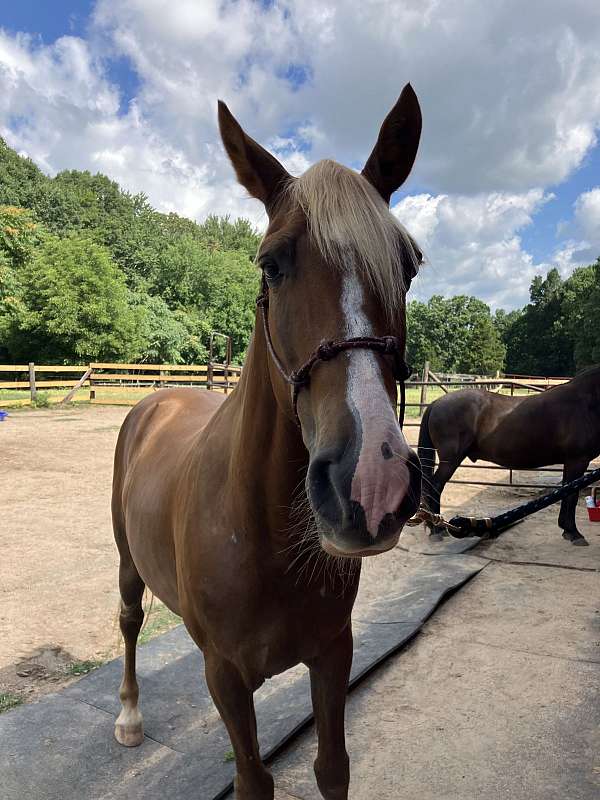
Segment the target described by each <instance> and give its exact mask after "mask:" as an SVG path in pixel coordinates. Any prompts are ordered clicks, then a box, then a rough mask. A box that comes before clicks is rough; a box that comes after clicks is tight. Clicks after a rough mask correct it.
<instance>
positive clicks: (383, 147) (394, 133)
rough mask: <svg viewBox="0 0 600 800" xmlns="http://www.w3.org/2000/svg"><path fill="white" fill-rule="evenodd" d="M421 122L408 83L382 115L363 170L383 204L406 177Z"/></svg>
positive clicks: (415, 147)
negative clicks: (382, 117) (375, 141)
mask: <svg viewBox="0 0 600 800" xmlns="http://www.w3.org/2000/svg"><path fill="white" fill-rule="evenodd" d="M421 125H422V119H421V108H420V106H419V101H418V100H417V95H416V94H415V91H414V89H413V88H412V86H411V85H410V83H407V84H406V86H405V87H404V89H403V90H402V94H401V95H400V97H399V98H398V101H397V103H396V105H395V106H394V107H393V108H392V110H391V111H390V113H389V114H388V115H387V117H386V118H385V120H384V122H383V125H382V126H381V130H380V131H379V137H378V139H377V143H376V145H375V147H374V148H373V152H372V153H371V155H370V156H369V158H368V160H367V163H366V164H365V168H364V169H363V171H362V174H363V175H364V177H365V178H366V179H367V180H368V181H369V183H370V184H372V185H373V186H374V187H375V188H376V189H377V191H378V192H379V194H380V195H381V196H382V197H383V199H384V200H385V202H386V203H389V202H390V197H391V196H392V194H393V193H394V192H395V191H396V189H398V188H399V187H400V186H402V184H403V183H404V181H405V180H406V179H407V178H408V175H409V173H410V171H411V169H412V166H413V164H414V162H415V158H416V155H417V149H418V147H419V139H420V138H421Z"/></svg>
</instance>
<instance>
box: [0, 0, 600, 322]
mask: <svg viewBox="0 0 600 800" xmlns="http://www.w3.org/2000/svg"><path fill="white" fill-rule="evenodd" d="M517 12H518V13H517ZM24 34H25V35H24ZM465 42H468V46H465ZM408 80H410V81H411V83H412V84H413V86H414V87H415V89H416V91H417V94H418V95H419V98H420V102H421V105H422V109H423V119H424V128H423V138H422V142H421V148H420V152H419V156H418V159H417V162H416V165H415V169H414V171H413V174H412V175H411V177H410V178H409V180H408V182H407V183H406V184H405V186H404V187H402V189H401V190H400V192H398V193H397V195H396V196H395V197H394V198H393V200H392V207H393V211H394V213H395V214H397V216H398V217H399V219H400V220H401V221H402V222H403V223H404V224H405V225H406V227H407V228H408V229H409V230H410V231H411V233H413V235H415V236H416V238H417V239H418V240H419V241H420V243H421V244H422V246H423V247H424V250H425V252H426V254H427V256H428V260H429V266H428V268H427V269H426V270H424V271H423V274H422V276H421V277H420V278H419V279H418V280H417V281H416V282H415V285H414V292H415V294H414V296H416V297H420V298H426V297H428V296H430V295H431V294H432V293H438V292H439V293H443V294H446V295H450V294H456V293H461V292H465V293H472V294H476V295H478V296H480V297H482V298H483V299H485V300H486V301H488V302H490V304H492V305H493V306H504V307H507V308H509V307H513V306H515V305H520V304H522V303H524V302H526V300H527V296H528V286H529V283H530V281H531V279H532V277H533V276H535V275H536V274H543V273H544V272H545V271H546V270H547V269H548V268H549V267H550V266H553V265H557V266H559V268H560V269H561V271H562V273H563V275H565V276H566V275H568V274H569V273H570V272H571V271H572V270H573V269H574V268H576V267H577V266H578V265H580V264H583V263H588V262H589V261H591V260H594V259H595V258H596V257H597V256H598V255H600V146H599V145H598V131H599V130H600V6H598V5H597V4H592V3H589V2H587V1H586V0H573V2H570V3H569V4H565V3H564V2H562V0H532V2H530V3H528V4H527V6H526V7H525V6H523V4H522V3H519V2H517V0H505V2H503V3H501V4H482V3H480V2H478V1H477V0H446V2H445V3H444V4H443V5H441V6H440V5H439V4H438V3H436V2H435V0H419V2H417V0H404V2H400V3H397V2H394V3H392V2H390V3H387V4H386V3H381V2H376V0H365V1H364V2H363V3H361V5H360V6H357V5H356V4H355V3H353V2H352V0H336V2H333V0H329V2H328V0H269V2H264V0H236V2H226V3H222V2H221V0H203V2H202V3H199V2H196V0H178V2H177V3H172V2H170V0H143V2H142V0H94V1H93V2H84V1H83V0H79V1H77V0H53V2H52V3H40V2H39V1H38V2H33V0H21V2H20V3H18V4H17V3H13V4H10V5H7V4H4V5H3V7H2V9H1V10H0V135H2V136H3V137H4V138H5V139H6V140H7V141H8V142H9V144H11V146H13V147H15V148H16V149H17V150H19V151H20V152H22V153H24V154H27V155H29V156H30V157H31V158H33V159H34V160H35V161H36V162H37V163H38V164H39V165H40V166H41V167H42V169H44V170H45V171H47V172H48V173H50V174H53V173H55V172H57V171H59V170H61V169H66V168H79V169H90V170H92V171H102V172H105V173H107V174H109V175H110V176H111V177H113V178H115V179H116V180H118V181H119V182H120V183H121V185H122V186H123V187H124V188H127V189H128V190H130V191H144V192H145V193H147V194H148V196H149V197H150V200H151V201H152V203H153V204H154V205H155V206H156V207H157V208H159V209H161V210H165V211H177V212H179V213H182V214H185V215H187V216H192V217H195V218H197V219H202V218H203V217H205V216H206V215H207V214H209V213H212V212H215V213H229V214H231V215H234V216H236V215H243V216H247V217H249V218H250V219H252V220H253V222H255V224H257V225H258V226H262V225H264V223H265V216H264V211H263V210H262V208H261V207H260V205H259V204H258V203H256V202H255V201H253V200H250V199H248V198H247V197H246V196H245V195H244V193H243V191H242V190H241V189H240V188H239V187H238V186H237V185H236V184H235V182H234V179H233V176H232V174H231V170H230V167H229V165H228V163H227V161H226V159H225V158H224V156H223V153H222V148H221V146H220V143H219V140H218V134H217V128H216V124H215V105H216V99H217V97H221V98H223V99H225V100H226V101H227V102H228V103H229V105H230V107H231V109H232V111H233V112H234V113H235V114H236V116H237V117H238V118H239V120H240V122H241V123H242V124H243V125H244V126H245V127H246V129H247V130H248V131H249V132H250V133H251V134H252V135H253V136H254V137H255V138H257V139H259V140H260V141H261V142H263V143H264V144H265V145H266V146H268V147H270V148H271V150H272V151H273V152H274V153H275V154H276V155H277V156H278V157H279V158H280V159H281V160H282V161H283V162H284V163H285V165H286V166H287V167H288V169H289V170H290V171H291V172H293V173H298V172H301V171H303V170H304V169H305V168H306V167H307V166H309V165H310V163H312V162H314V161H315V160H318V159H319V158H322V157H335V158H337V159H338V160H340V161H342V162H343V163H346V164H349V165H351V166H354V167H357V168H358V167H360V165H361V164H362V163H363V162H364V160H365V158H366V157H367V156H368V153H369V150H370V148H371V146H372V144H373V142H374V139H375V137H376V134H377V130H378V127H379V124H380V123H381V121H382V120H383V118H384V116H385V114H386V113H387V111H388V110H389V108H390V106H391V105H392V104H393V102H394V101H395V99H396V97H397V95H398V93H399V92H400V90H401V88H402V85H403V84H404V83H405V82H406V81H408Z"/></svg>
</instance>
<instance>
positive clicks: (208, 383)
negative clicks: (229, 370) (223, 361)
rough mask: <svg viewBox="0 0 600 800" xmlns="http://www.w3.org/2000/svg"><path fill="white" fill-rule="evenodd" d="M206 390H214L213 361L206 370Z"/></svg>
mask: <svg viewBox="0 0 600 800" xmlns="http://www.w3.org/2000/svg"><path fill="white" fill-rule="evenodd" d="M206 388H207V389H212V388H213V365H212V360H211V361H209V362H208V367H207V368H206Z"/></svg>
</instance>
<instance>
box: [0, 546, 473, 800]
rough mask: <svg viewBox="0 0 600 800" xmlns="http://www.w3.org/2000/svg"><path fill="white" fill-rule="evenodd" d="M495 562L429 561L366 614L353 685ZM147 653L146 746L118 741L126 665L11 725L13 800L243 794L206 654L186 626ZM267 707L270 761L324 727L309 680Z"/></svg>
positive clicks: (262, 700)
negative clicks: (304, 732)
mask: <svg viewBox="0 0 600 800" xmlns="http://www.w3.org/2000/svg"><path fill="white" fill-rule="evenodd" d="M486 563H487V562H485V561H484V560H483V559H473V558H469V557H465V556H457V555H439V556H438V557H436V558H426V557H425V558H421V559H420V560H419V563H418V565H417V567H416V568H415V569H413V570H410V571H409V574H407V576H406V577H404V578H403V579H402V580H401V581H400V582H399V583H398V584H396V585H395V593H394V595H393V596H391V595H386V597H385V599H382V600H378V601H376V602H372V603H370V604H369V605H367V606H364V607H362V609H361V610H360V612H357V614H356V616H355V621H354V638H355V651H354V662H353V668H352V685H355V684H356V683H357V682H358V681H360V680H361V679H362V678H363V677H364V676H365V675H366V674H367V673H368V672H370V671H371V670H372V669H374V668H375V667H376V666H377V664H379V663H380V662H381V661H383V660H384V659H385V658H387V657H388V656H389V655H391V654H392V653H394V652H396V651H397V650H398V649H400V648H401V647H402V646H403V645H404V644H405V643H406V642H407V641H408V640H410V639H411V638H412V637H413V636H415V634H416V633H417V632H418V630H419V629H420V627H421V626H422V624H423V622H424V621H425V620H426V619H427V618H428V617H429V616H430V615H431V614H432V613H433V611H434V610H435V608H436V607H437V605H438V604H439V603H440V602H441V601H442V600H443V598H444V597H445V596H446V595H447V594H449V593H450V592H452V591H454V590H456V589H457V588H458V587H460V586H461V585H462V584H464V583H465V582H466V581H468V580H469V579H470V578H471V577H473V575H475V574H476V573H477V572H479V571H480V570H481V569H482V568H483V567H484V566H485V565H486ZM138 653H139V655H138V677H139V683H140V704H141V708H142V713H143V715H144V727H145V733H146V738H145V740H144V742H143V744H142V745H141V746H140V747H138V748H132V749H127V748H124V747H121V746H120V745H119V744H117V742H116V741H115V739H114V737H113V725H114V719H115V716H116V715H117V713H118V711H119V702H118V697H117V692H118V686H119V682H120V679H121V671H122V663H121V659H116V660H115V661H112V662H110V663H108V664H106V665H104V666H103V667H101V668H100V669H98V670H96V671H95V672H93V673H91V674H89V675H87V676H86V677H84V678H82V679H81V680H80V681H78V682H77V683H75V684H72V685H71V686H69V687H68V688H67V689H65V690H63V691H61V692H59V693H58V694H55V695H50V696H46V697H44V698H43V699H41V700H40V701H38V702H36V703H32V704H30V705H26V706H22V707H21V708H17V709H15V710H13V711H10V712H7V713H5V714H3V715H2V716H1V717H0V775H1V786H2V789H1V792H0V795H1V797H2V798H3V800H24V798H27V800H83V798H85V800H109V798H110V800H113V799H115V800H125V799H127V800H137V798H140V800H142V798H143V800H164V798H167V797H168V798H170V797H177V798H178V800H188V798H189V800H192V798H193V800H198V798H202V800H217V798H221V797H224V796H225V795H226V794H227V793H228V792H229V791H230V790H231V781H232V778H233V772H234V765H233V761H232V754H231V752H230V747H231V745H230V743H229V739H228V736H227V733H226V731H225V728H224V726H223V724H222V723H221V720H220V718H219V715H218V713H217V711H216V709H215V707H214V706H213V703H212V700H211V698H210V696H209V694H208V690H207V688H206V683H205V682H204V678H203V660H202V654H201V653H200V651H199V650H198V649H197V648H196V646H195V645H194V644H193V642H192V641H191V639H190V638H189V636H188V634H187V632H186V630H185V628H184V627H183V626H179V627H178V628H175V629H174V630H172V631H170V632H169V633H166V634H164V635H162V636H159V637H157V638H156V639H154V640H153V641H151V642H150V643H149V644H147V645H144V646H143V647H141V648H139V651H138ZM255 702H256V712H257V719H258V730H259V736H260V744H261V752H262V754H263V757H264V758H266V759H268V758H269V757H272V756H273V754H274V753H276V752H277V750H279V749H280V748H281V747H282V746H283V745H284V744H285V743H286V742H288V741H289V739H290V738H292V737H293V736H294V735H295V734H296V733H297V732H298V731H299V730H300V729H302V728H303V727H304V726H305V725H306V724H307V723H308V722H309V721H310V720H311V719H312V708H311V704H310V690H309V682H308V674H307V670H306V669H305V668H304V667H297V668H295V669H294V670H290V671H288V672H286V673H284V674H282V675H279V676H277V677H276V678H273V679H272V680H269V681H267V682H266V683H265V685H264V686H263V687H261V689H260V690H259V691H258V692H257V693H256V695H255Z"/></svg>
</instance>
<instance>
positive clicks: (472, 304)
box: [407, 295, 505, 374]
mask: <svg viewBox="0 0 600 800" xmlns="http://www.w3.org/2000/svg"><path fill="white" fill-rule="evenodd" d="M407 320H408V340H407V354H408V359H409V361H410V363H412V364H414V365H415V366H421V365H422V364H423V363H424V362H425V361H429V362H430V365H431V368H432V369H433V370H439V371H443V372H475V373H481V374H486V373H493V372H495V371H496V370H498V369H502V367H503V362H504V354H505V348H504V345H503V343H502V341H501V338H500V335H499V333H498V331H497V330H496V328H495V326H494V324H493V320H492V317H491V314H490V309H489V307H488V306H487V305H486V304H485V303H484V302H483V301H481V300H478V299H477V298H476V297H468V296H466V295H458V296H457V297H451V298H444V297H441V296H440V295H434V296H433V297H431V298H430V299H429V300H428V302H427V303H420V302H418V301H413V302H411V303H409V304H408V313H407Z"/></svg>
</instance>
